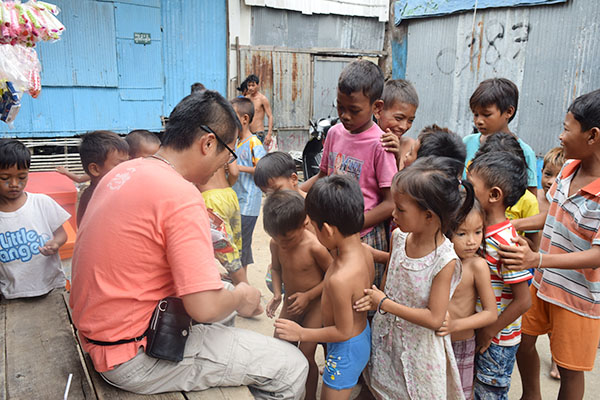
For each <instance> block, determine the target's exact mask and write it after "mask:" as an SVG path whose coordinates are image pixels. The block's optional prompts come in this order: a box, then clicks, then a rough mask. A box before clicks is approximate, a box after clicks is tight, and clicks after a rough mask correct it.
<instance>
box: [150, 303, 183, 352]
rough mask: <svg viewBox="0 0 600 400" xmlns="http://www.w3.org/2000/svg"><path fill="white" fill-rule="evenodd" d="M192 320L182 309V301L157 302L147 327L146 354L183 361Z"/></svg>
mask: <svg viewBox="0 0 600 400" xmlns="http://www.w3.org/2000/svg"><path fill="white" fill-rule="evenodd" d="M191 326H192V318H191V317H190V316H189V315H188V314H187V312H186V311H185V308H184V307H183V300H181V299H180V298H178V297H167V298H164V299H162V300H161V301H159V302H158V305H157V306H156V308H155V309H154V313H153V314H152V319H151V320H150V326H149V327H148V331H147V335H148V343H147V344H146V354H148V355H149V356H151V357H154V358H159V359H161V360H168V361H174V362H179V361H181V360H183V352H184V350H185V343H186V341H187V338H188V336H189V334H190V329H191Z"/></svg>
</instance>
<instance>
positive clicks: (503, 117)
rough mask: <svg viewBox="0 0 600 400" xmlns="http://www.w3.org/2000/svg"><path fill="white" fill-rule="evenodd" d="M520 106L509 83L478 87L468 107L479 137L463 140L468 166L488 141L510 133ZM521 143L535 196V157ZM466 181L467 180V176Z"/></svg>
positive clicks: (498, 80) (496, 80) (490, 82)
mask: <svg viewBox="0 0 600 400" xmlns="http://www.w3.org/2000/svg"><path fill="white" fill-rule="evenodd" d="M518 102H519V89H518V88H517V85H515V84H514V83H513V82H511V81H510V80H508V79H505V78H493V79H486V80H485V81H483V82H481V83H480V84H479V86H477V89H475V91H474V92H473V94H472V95H471V99H470V100H469V105H470V106H471V111H473V122H474V123H475V127H476V128H477V130H478V131H479V133H476V134H472V135H468V136H465V138H464V139H463V140H464V142H465V145H466V146H467V160H466V165H468V164H469V162H470V161H471V160H472V159H473V157H474V156H475V153H476V152H477V149H479V146H481V144H483V142H485V140H486V139H487V138H488V137H490V136H491V135H493V134H495V133H497V132H506V133H511V132H510V129H509V128H508V124H509V123H510V121H512V120H513V118H514V117H515V114H516V113H517V104H518ZM513 135H514V134H513ZM515 137H516V135H515ZM518 141H519V145H520V146H521V148H522V149H523V153H524V154H525V160H526V161H527V189H528V190H529V191H531V193H533V194H534V195H535V194H536V193H537V173H536V170H537V169H536V168H537V164H536V163H537V161H536V157H535V153H534V151H533V149H532V148H531V147H530V146H529V145H528V144H527V143H525V142H524V141H522V140H521V139H518ZM463 177H466V172H465V174H463Z"/></svg>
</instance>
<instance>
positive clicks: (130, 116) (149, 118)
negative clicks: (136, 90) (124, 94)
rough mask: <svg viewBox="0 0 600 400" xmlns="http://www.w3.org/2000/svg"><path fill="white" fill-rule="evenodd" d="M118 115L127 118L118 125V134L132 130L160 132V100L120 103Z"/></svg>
mask: <svg viewBox="0 0 600 400" xmlns="http://www.w3.org/2000/svg"><path fill="white" fill-rule="evenodd" d="M119 114H120V115H122V116H127V118H126V119H123V121H122V122H121V123H120V124H119V127H118V129H120V132H129V131H132V130H134V129H148V130H150V131H160V130H161V129H162V123H161V121H160V116H161V115H162V99H160V100H158V101H120V102H119Z"/></svg>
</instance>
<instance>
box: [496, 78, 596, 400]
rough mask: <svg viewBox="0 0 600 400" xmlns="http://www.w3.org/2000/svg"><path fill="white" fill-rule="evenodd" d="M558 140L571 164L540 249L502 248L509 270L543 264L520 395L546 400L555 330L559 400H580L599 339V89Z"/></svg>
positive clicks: (572, 112)
mask: <svg viewBox="0 0 600 400" xmlns="http://www.w3.org/2000/svg"><path fill="white" fill-rule="evenodd" d="M560 141H561V145H562V147H563V149H564V153H565V158H566V159H568V160H569V161H567V162H566V163H565V165H564V166H563V168H562V170H561V172H560V174H559V176H558V177H557V179H556V181H555V182H554V184H553V185H552V187H551V188H550V190H548V193H547V198H548V201H549V202H550V208H549V210H548V216H547V218H546V224H545V226H544V231H543V236H542V241H541V243H540V253H534V252H532V251H531V250H530V249H529V248H528V247H527V246H521V247H519V248H508V247H502V251H501V252H500V255H501V256H502V259H503V260H504V262H505V263H506V264H507V265H510V266H511V268H519V269H522V268H529V267H531V266H532V265H537V266H538V269H537V271H536V272H535V277H534V282H533V285H531V298H532V307H531V310H529V312H528V313H527V314H525V316H524V317H523V332H524V333H523V343H522V345H521V348H520V349H519V355H518V362H519V370H520V372H521V380H522V382H523V397H522V399H541V393H540V359H539V356H538V353H537V351H536V349H535V342H536V339H537V337H538V336H539V335H543V334H545V333H548V332H552V336H551V338H550V348H551V350H552V357H553V359H554V361H555V362H556V364H557V365H558V369H559V371H560V392H559V395H558V397H559V399H569V400H571V399H582V398H583V394H584V372H583V371H591V370H592V369H593V367H594V359H595V357H596V348H597V346H598V340H600V290H599V287H600V269H598V267H600V90H595V91H593V92H591V93H588V94H585V95H583V96H580V97H578V98H577V99H575V101H573V103H572V104H571V106H570V107H569V110H568V112H567V115H566V117H565V121H564V130H563V132H562V133H561V135H560ZM519 241H520V240H519ZM520 242H521V241H520Z"/></svg>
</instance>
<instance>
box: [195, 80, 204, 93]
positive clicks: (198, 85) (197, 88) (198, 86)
mask: <svg viewBox="0 0 600 400" xmlns="http://www.w3.org/2000/svg"><path fill="white" fill-rule="evenodd" d="M203 90H206V86H204V85H203V84H201V83H200V82H196V83H194V84H192V93H194V92H201V91H203Z"/></svg>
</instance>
